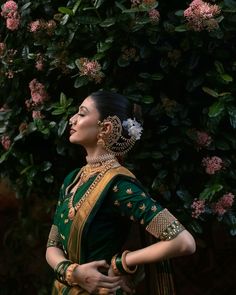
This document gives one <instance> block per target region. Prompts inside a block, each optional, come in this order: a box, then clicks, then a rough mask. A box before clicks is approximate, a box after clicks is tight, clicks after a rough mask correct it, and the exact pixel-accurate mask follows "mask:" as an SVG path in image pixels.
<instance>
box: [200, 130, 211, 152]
mask: <svg viewBox="0 0 236 295" xmlns="http://www.w3.org/2000/svg"><path fill="white" fill-rule="evenodd" d="M211 142H212V138H211V136H210V135H209V134H208V133H206V132H204V131H197V144H198V145H199V147H200V148H201V147H207V146H209V145H210V144H211Z"/></svg>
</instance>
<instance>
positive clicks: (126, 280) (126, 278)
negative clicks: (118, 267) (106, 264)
mask: <svg viewBox="0 0 236 295" xmlns="http://www.w3.org/2000/svg"><path fill="white" fill-rule="evenodd" d="M108 275H109V276H110V277H115V274H114V272H113V270H112V267H111V266H110V268H109V270H108ZM116 277H119V278H120V288H121V289H122V290H123V293H124V294H134V293H135V288H134V284H133V281H132V278H131V276H130V275H122V276H116Z"/></svg>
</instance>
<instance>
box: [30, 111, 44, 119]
mask: <svg viewBox="0 0 236 295" xmlns="http://www.w3.org/2000/svg"><path fill="white" fill-rule="evenodd" d="M32 118H33V119H43V118H44V116H43V115H42V113H41V111H32Z"/></svg>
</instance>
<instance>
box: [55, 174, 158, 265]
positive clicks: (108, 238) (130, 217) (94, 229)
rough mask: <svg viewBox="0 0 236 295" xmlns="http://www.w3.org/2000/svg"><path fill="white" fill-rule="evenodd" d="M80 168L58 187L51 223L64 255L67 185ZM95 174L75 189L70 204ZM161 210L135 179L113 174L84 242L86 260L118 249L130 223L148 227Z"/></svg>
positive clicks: (68, 224) (67, 226) (67, 222)
mask: <svg viewBox="0 0 236 295" xmlns="http://www.w3.org/2000/svg"><path fill="white" fill-rule="evenodd" d="M78 172H79V170H78V169H77V170H75V171H73V172H72V173H70V174H69V175H68V176H67V177H66V179H65V181H64V184H63V185H62V187H61V190H60V198H59V201H58V205H57V209H56V212H55V216H54V222H53V224H54V225H55V226H56V227H57V229H58V233H59V237H60V246H61V247H62V248H63V250H64V252H65V255H67V242H68V237H69V233H70V227H71V223H72V221H71V220H70V219H69V218H68V211H69V209H68V202H69V199H70V196H71V193H70V190H68V186H69V185H71V183H72V182H73V180H74V178H75V177H76V175H77V174H78ZM94 178H95V176H94V177H92V178H91V179H89V180H88V181H87V182H86V183H85V184H83V185H82V186H81V187H80V188H79V189H78V190H77V192H76V194H75V196H74V199H73V204H74V205H75V204H76V203H77V201H78V199H80V197H81V195H83V194H84V193H85V191H86V190H87V189H88V187H89V186H90V184H91V183H92V182H93V180H94ZM161 210H162V207H161V206H160V205H159V204H157V202H156V201H155V200H153V199H152V198H150V196H149V195H148V194H147V193H146V192H145V191H144V189H143V188H142V187H141V185H139V184H138V182H137V181H136V180H135V179H131V178H127V177H125V176H122V175H119V176H118V177H116V178H115V179H114V180H113V182H112V185H111V186H110V188H109V190H108V191H107V194H106V197H105V199H104V202H103V204H102V206H100V208H99V210H98V212H97V214H96V215H95V217H94V219H93V220H92V222H91V224H90V226H89V230H88V233H87V235H86V237H87V238H86V241H83V245H84V249H85V251H86V254H85V256H86V261H87V262H89V261H94V260H100V259H106V260H107V261H110V259H111V257H112V255H114V253H116V252H118V251H119V250H120V249H121V247H122V245H123V244H124V242H125V240H126V238H127V236H128V234H129V229H130V225H131V223H132V222H138V223H140V224H141V225H142V226H145V227H146V226H147V225H148V224H149V223H150V222H151V220H152V219H153V218H154V217H155V216H156V215H157V213H158V212H160V211H161Z"/></svg>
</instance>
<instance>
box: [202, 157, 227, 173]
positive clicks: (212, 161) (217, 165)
mask: <svg viewBox="0 0 236 295" xmlns="http://www.w3.org/2000/svg"><path fill="white" fill-rule="evenodd" d="M223 164H224V162H223V160H222V159H221V158H219V157H217V156H214V157H205V158H203V160H202V165H203V167H205V169H206V173H207V174H215V173H216V172H217V171H220V170H221V169H222V168H223Z"/></svg>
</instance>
